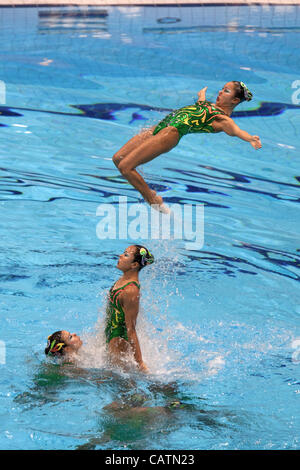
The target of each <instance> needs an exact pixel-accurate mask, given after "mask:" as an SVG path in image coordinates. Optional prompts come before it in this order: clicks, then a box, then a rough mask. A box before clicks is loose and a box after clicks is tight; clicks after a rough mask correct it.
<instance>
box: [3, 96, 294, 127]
mask: <svg viewBox="0 0 300 470" xmlns="http://www.w3.org/2000/svg"><path fill="white" fill-rule="evenodd" d="M70 106H71V107H72V108H75V109H79V110H80V114H78V113H64V112H58V111H47V110H46V111H45V110H41V109H32V108H12V107H9V106H0V115H2V116H14V117H16V116H23V114H20V113H18V112H16V111H12V110H18V111H37V112H39V113H41V112H42V113H48V114H61V115H64V116H76V117H78V116H82V117H89V118H93V119H103V120H106V121H117V120H118V119H117V118H116V116H115V113H116V112H120V111H126V110H128V109H135V110H136V111H133V112H132V116H131V120H130V121H129V122H128V124H133V123H134V122H135V121H138V120H145V121H146V120H148V118H147V117H145V116H143V115H142V114H140V113H142V112H143V111H159V112H171V111H173V109H170V108H160V107H156V106H148V105H145V104H138V103H96V104H77V105H70ZM287 109H300V106H298V105H296V104H289V103H272V102H267V101H262V102H261V103H260V105H259V107H258V108H256V109H249V110H246V111H235V112H233V113H232V117H233V118H242V117H254V116H264V117H267V116H278V115H279V114H282V113H283V112H284V111H286V110H287ZM1 126H2V127H7V124H0V127H1Z"/></svg>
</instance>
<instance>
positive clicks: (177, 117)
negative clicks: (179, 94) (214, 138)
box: [153, 101, 225, 139]
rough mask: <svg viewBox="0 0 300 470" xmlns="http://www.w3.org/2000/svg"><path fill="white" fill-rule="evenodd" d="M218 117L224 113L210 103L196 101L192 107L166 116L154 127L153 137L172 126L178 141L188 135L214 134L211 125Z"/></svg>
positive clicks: (185, 107) (186, 107)
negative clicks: (177, 134)
mask: <svg viewBox="0 0 300 470" xmlns="http://www.w3.org/2000/svg"><path fill="white" fill-rule="evenodd" d="M220 115H225V112H224V111H222V110H221V109H218V108H217V107H216V106H214V105H213V104H212V103H211V102H210V101H197V102H196V103H195V104H194V105H192V106H184V107H183V108H180V109H178V110H177V111H175V112H174V113H170V114H168V116H166V117H165V118H164V119H163V120H162V121H160V123H159V124H158V125H157V126H156V127H155V129H154V131H153V135H156V134H157V133H158V132H160V131H161V130H162V129H165V128H166V127H168V126H173V127H175V128H176V129H177V131H178V133H179V139H181V138H182V137H183V136H184V135H186V134H188V133H194V132H216V131H215V130H214V128H213V125H212V123H213V121H214V120H215V119H216V116H220Z"/></svg>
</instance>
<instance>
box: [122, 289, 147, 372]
mask: <svg viewBox="0 0 300 470" xmlns="http://www.w3.org/2000/svg"><path fill="white" fill-rule="evenodd" d="M120 302H121V305H122V307H123V310H124V313H125V323H126V328H127V336H128V342H129V343H130V345H131V347H132V349H133V354H134V358H135V360H136V362H137V364H138V367H139V369H140V370H141V371H143V372H147V371H148V368H147V366H146V365H145V364H144V362H143V358H142V352H141V348H140V343H139V340H138V337H137V334H136V329H135V326H136V319H137V316H138V313H139V291H138V289H137V287H136V286H129V287H128V288H127V290H126V293H125V292H124V294H123V295H122V296H120Z"/></svg>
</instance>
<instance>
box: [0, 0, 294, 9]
mask: <svg viewBox="0 0 300 470" xmlns="http://www.w3.org/2000/svg"><path fill="white" fill-rule="evenodd" d="M51 5H52V6H68V5H77V6H80V5H83V6H84V5H89V6H159V5H172V6H177V5H178V6H179V5H180V6H185V5H198V6H201V5H203V6H204V5H205V6H209V5H213V6H217V5H222V6H231V5H300V0H227V1H226V0H202V1H201V0H154V1H151V0H61V1H59V0H13V1H9V0H0V6H6V7H15V6H19V7H21V6H23V7H25V6H40V7H42V6H51Z"/></svg>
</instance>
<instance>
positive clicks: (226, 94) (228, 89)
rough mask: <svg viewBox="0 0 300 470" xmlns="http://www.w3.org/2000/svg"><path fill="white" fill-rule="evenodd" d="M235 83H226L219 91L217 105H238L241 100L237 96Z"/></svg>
mask: <svg viewBox="0 0 300 470" xmlns="http://www.w3.org/2000/svg"><path fill="white" fill-rule="evenodd" d="M235 94H236V91H235V85H234V83H233V82H228V83H226V84H225V85H224V86H223V88H222V90H220V91H219V94H218V97H217V100H216V105H218V106H232V105H234V106H236V105H237V104H239V102H240V100H239V98H237V97H236V96H235Z"/></svg>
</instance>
